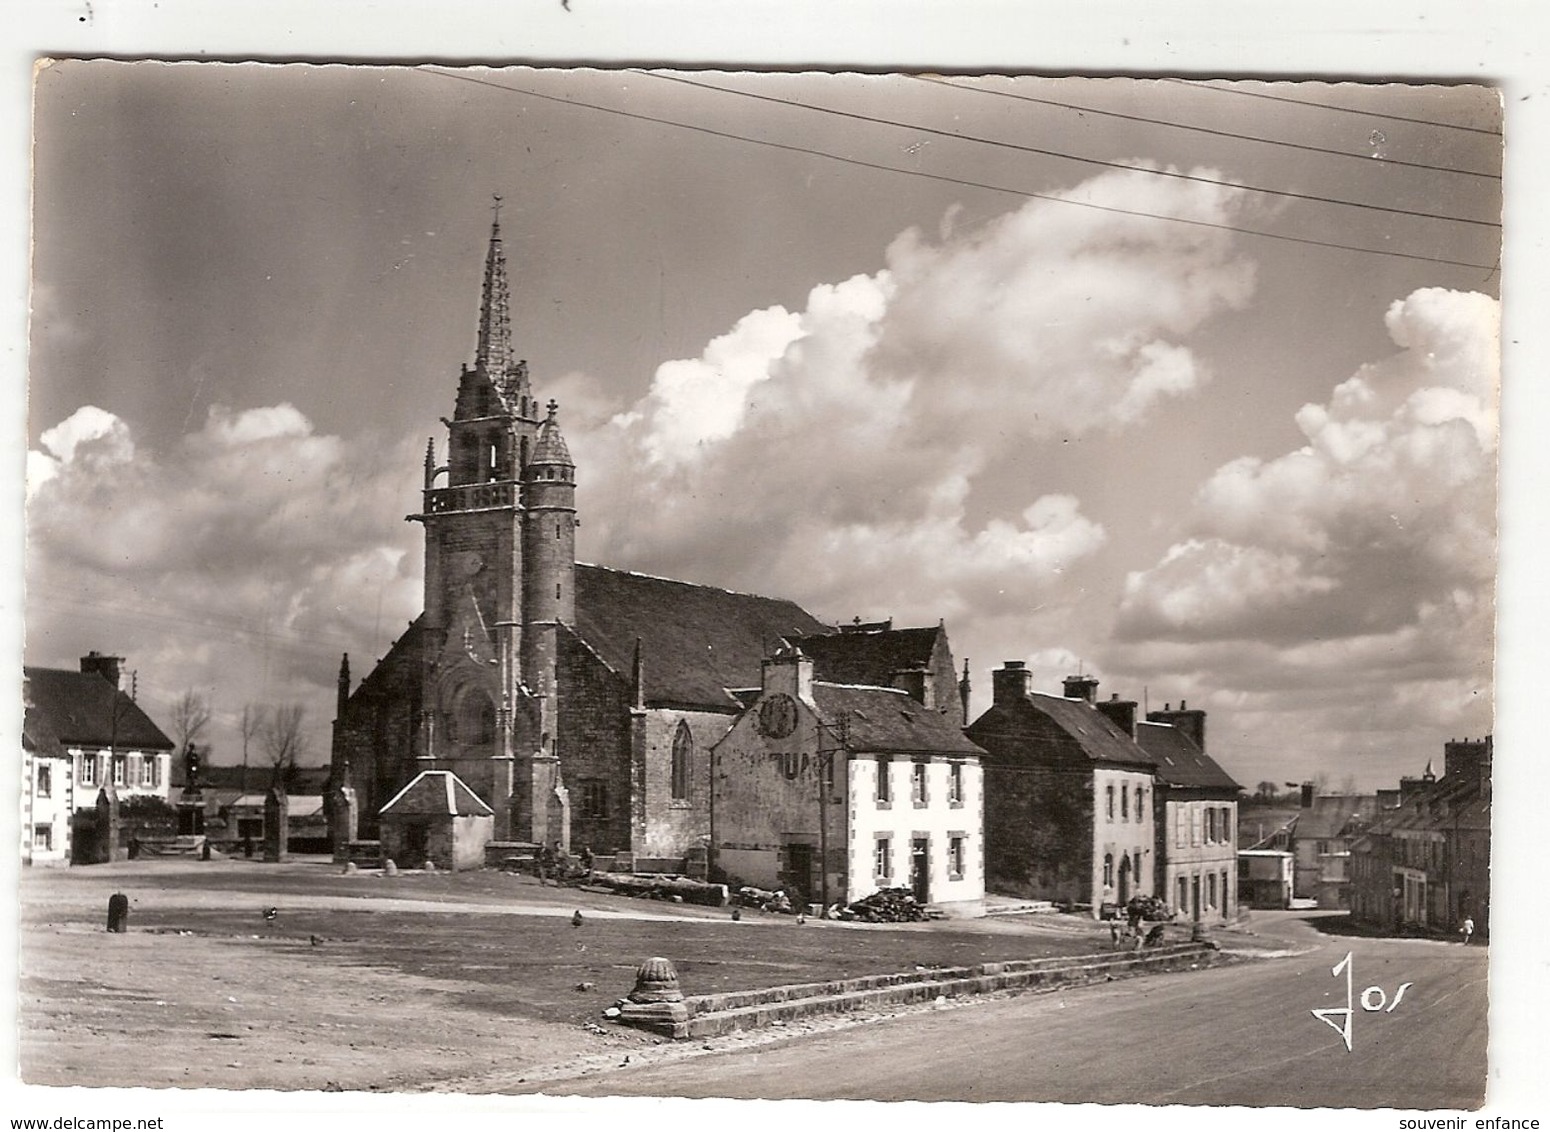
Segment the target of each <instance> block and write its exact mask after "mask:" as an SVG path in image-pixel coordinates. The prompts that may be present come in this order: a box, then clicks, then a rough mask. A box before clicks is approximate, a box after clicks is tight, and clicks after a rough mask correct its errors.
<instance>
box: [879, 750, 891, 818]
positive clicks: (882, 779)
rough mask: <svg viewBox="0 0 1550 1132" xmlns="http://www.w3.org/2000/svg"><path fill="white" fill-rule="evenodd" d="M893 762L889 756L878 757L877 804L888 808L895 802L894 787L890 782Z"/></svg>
mask: <svg viewBox="0 0 1550 1132" xmlns="http://www.w3.org/2000/svg"><path fill="white" fill-rule="evenodd" d="M892 771H893V762H892V760H890V759H889V758H888V756H887V755H878V756H877V804H878V805H880V806H886V805H888V803H889V802H891V801H893V785H892V783H890V782H889V781H888V777H889V775H890V774H891V773H892Z"/></svg>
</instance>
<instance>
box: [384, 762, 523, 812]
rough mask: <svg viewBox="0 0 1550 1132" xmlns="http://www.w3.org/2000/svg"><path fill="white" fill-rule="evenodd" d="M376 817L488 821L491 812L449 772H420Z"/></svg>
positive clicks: (466, 785) (464, 784)
mask: <svg viewBox="0 0 1550 1132" xmlns="http://www.w3.org/2000/svg"><path fill="white" fill-rule="evenodd" d="M377 813H378V814H379V815H387V814H394V815H396V816H409V815H413V816H416V817H460V818H463V817H490V816H492V815H493V814H494V813H495V811H494V810H492V809H490V807H489V806H487V805H485V804H484V802H483V801H481V800H480V798H479V795H477V794H475V793H474V792H473V791H472V790H470V789H469V788H468V784H467V783H465V782H464V781H463V780H462V779H461V778H459V777H458V776H457V775H455V774H453V773H452V772H451V771H450V770H422V771H421V772H420V773H419V774H417V775H415V777H414V778H413V779H412V780H411V781H410V783H409V785H408V786H405V787H404V788H403V789H402V790H400V791H399V792H398V793H397V794H395V795H393V797H392V798H391V799H390V800H389V801H388V804H387V805H385V806H383V807H382V809H380V810H378V811H377Z"/></svg>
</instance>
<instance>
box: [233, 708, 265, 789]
mask: <svg viewBox="0 0 1550 1132" xmlns="http://www.w3.org/2000/svg"><path fill="white" fill-rule="evenodd" d="M268 715H269V712H268V709H267V708H265V707H264V705H263V704H243V705H242V719H241V721H240V722H239V723H238V724H237V729H238V730H239V731H240V732H241V734H242V792H243V793H244V794H246V793H247V792H248V747H249V745H250V744H252V742H253V740H255V739H257V738H258V737H259V735H260V734H261V733H262V732H263V730H264V724H265V722H266V720H267V719H268Z"/></svg>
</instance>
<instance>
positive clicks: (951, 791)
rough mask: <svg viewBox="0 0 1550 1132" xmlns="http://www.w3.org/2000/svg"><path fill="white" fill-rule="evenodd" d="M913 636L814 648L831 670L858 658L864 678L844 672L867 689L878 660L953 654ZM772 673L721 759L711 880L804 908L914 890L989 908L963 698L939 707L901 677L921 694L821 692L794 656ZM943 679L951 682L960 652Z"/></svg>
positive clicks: (829, 686) (831, 688)
mask: <svg viewBox="0 0 1550 1132" xmlns="http://www.w3.org/2000/svg"><path fill="white" fill-rule="evenodd" d="M906 632H911V633H913V634H915V635H916V637H917V639H916V640H911V639H909V638H904V637H901V638H897V639H892V640H890V639H889V635H888V634H886V633H885V634H875V635H872V636H871V637H870V639H867V638H864V637H862V636H860V635H859V634H844V635H842V636H839V637H833V638H825V639H822V640H820V641H816V642H813V641H810V642H809V643H813V644H817V646H818V647H819V648H820V649H822V650H824V651H825V652H826V654H827V656H828V658H829V659H830V661H831V662H834V661H836V659H837V658H839V657H841V656H843V657H846V658H848V659H849V660H850V661H851V662H852V663H853V666H852V667H849V668H848V669H847V668H846V665H845V664H836V665H835V667H836V668H837V669H840V670H848V671H849V672H850V673H851V675H852V676H853V677H860V678H864V677H865V676H866V674H867V672H868V667H867V664H866V663H865V661H866V658H867V657H868V656H869V655H870V657H871V659H872V661H873V662H876V661H877V660H878V659H879V658H880V657H881V656H882V655H883V654H887V653H890V652H891V651H893V650H909V649H911V648H912V647H914V646H918V645H921V644H926V645H927V646H928V647H927V648H926V649H925V651H926V653H927V655H930V653H931V652H933V651H935V648H936V646H937V645H938V644H939V645H940V646H941V647H942V649H943V650H944V651H946V650H945V646H946V636H945V633H941V632H940V630H936V631H931V630H914V631H906ZM895 659H896V658H895ZM883 666H884V667H885V668H887V667H892V663H891V662H885V663H884V665H883ZM763 668H764V672H763V677H764V678H763V681H762V684H761V687H760V690H759V693H758V695H757V697H756V698H754V699H753V701H752V702H751V703H750V705H749V707H748V709H747V710H746V711H744V712H743V714H742V715H740V716H739V717H738V718H737V720H736V721H735V722H734V723H733V725H732V727H731V729H730V730H729V731H728V732H727V734H726V736H725V737H724V738H722V739H721V740H720V742H718V743H717V744H716V745H715V747H714V748H713V749H712V752H711V758H712V775H711V862H712V875H714V876H717V877H719V878H722V879H725V880H727V881H728V882H729V883H732V884H753V885H757V886H759V887H763V888H782V889H786V890H788V891H793V890H794V891H796V892H798V893H800V894H801V898H802V899H803V900H805V901H819V900H821V899H823V898H824V897H825V896H827V899H828V900H829V902H830V903H846V902H850V901H854V900H858V899H860V898H862V897H864V896H867V895H869V894H870V893H873V892H875V891H877V890H878V889H880V888H910V889H912V890H913V892H914V895H915V898H916V899H917V900H918V901H920V902H921V903H923V904H931V905H934V906H936V907H939V908H943V909H946V910H950V911H956V912H959V913H962V914H974V913H976V912H979V911H981V910H983V899H984V895H985V879H984V838H983V836H982V833H983V831H982V821H981V814H982V803H983V792H982V782H981V771H980V763H979V760H980V755H981V751H980V749H979V748H978V747H976V746H975V745H974V744H973V743H971V742H969V741H968V740H967V739H966V738H964V735H963V731H962V727H961V723H960V720H961V719H962V701H961V699H960V698H959V697H958V696H956V695H949V696H948V698H947V702H946V703H939V702H937V701H936V700H935V698H934V694H933V693H932V692H929V691H928V692H926V693H924V694H922V693H921V691H920V688H921V686H922V682H921V681H920V680H918V679H915V678H914V677H903V676H901V678H900V680H899V684H904V685H911V686H909V687H899V686H895V687H880V686H877V685H876V684H860V683H839V682H830V681H826V680H819V679H816V678H815V662H814V660H813V659H812V658H811V657H808V656H806V655H805V654H804V652H803V651H802V649H800V648H798V647H796V646H795V645H787V646H786V647H783V648H782V649H781V650H779V651H778V652H777V653H776V654H775V655H774V656H773V657H771V658H770V659H768V660H766V661H765V662H764V666H763ZM943 670H945V672H946V673H947V675H948V677H949V683H950V678H951V674H952V657H951V653H950V652H946V655H945V665H944V668H943ZM900 671H901V672H910V673H919V672H920V671H921V669H919V668H915V667H913V666H907V667H905V668H902V669H900ZM931 684H932V682H931V681H930V680H929V679H927V680H925V681H924V686H925V687H926V688H930V687H931Z"/></svg>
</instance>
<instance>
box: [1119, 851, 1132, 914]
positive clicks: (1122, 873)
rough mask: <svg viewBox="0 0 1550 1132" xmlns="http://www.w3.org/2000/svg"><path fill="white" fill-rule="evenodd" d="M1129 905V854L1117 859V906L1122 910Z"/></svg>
mask: <svg viewBox="0 0 1550 1132" xmlns="http://www.w3.org/2000/svg"><path fill="white" fill-rule="evenodd" d="M1128 903H1130V854H1128V853H1127V854H1125V855H1124V856H1122V857H1120V859H1119V904H1120V907H1121V908H1123V907H1124V906H1125V905H1126V904H1128Z"/></svg>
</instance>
